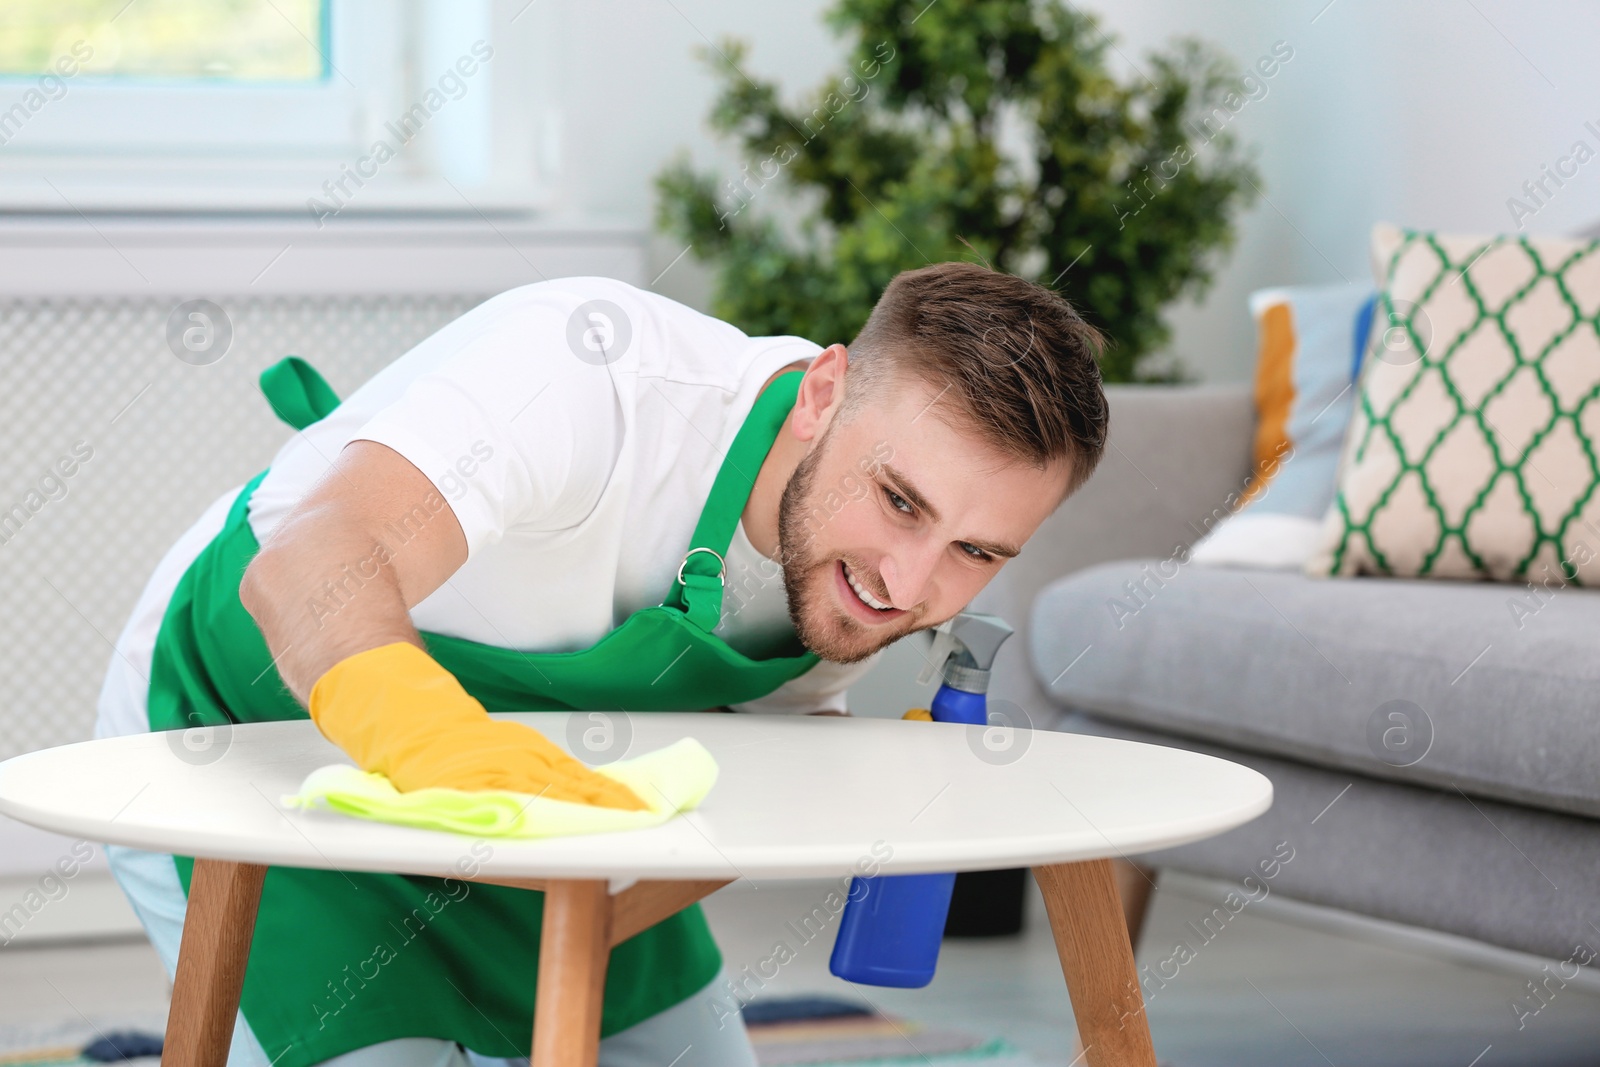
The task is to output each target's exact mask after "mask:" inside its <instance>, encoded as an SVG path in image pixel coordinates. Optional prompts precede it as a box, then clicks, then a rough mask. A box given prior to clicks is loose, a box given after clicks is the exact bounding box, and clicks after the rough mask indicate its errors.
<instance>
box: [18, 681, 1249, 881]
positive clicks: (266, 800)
mask: <svg viewBox="0 0 1600 1067" xmlns="http://www.w3.org/2000/svg"><path fill="white" fill-rule="evenodd" d="M573 714H575V715H580V718H581V714H580V713H573ZM497 717H498V718H516V719H522V720H525V721H527V722H529V723H530V725H534V726H535V727H537V728H538V729H540V730H541V731H543V732H544V733H545V734H546V735H547V736H548V737H550V738H551V739H553V740H554V741H556V742H557V743H558V744H564V743H565V742H564V739H565V738H566V737H567V736H568V734H567V719H568V715H567V714H566V713H556V712H544V713H531V714H526V715H505V716H497ZM581 725H582V724H578V726H579V731H581ZM620 725H622V727H623V729H624V730H631V734H632V737H631V742H630V745H629V748H628V753H629V754H631V755H639V754H642V753H644V752H648V751H651V750H653V749H656V748H659V747H661V746H662V745H665V744H668V743H670V742H671V741H674V740H676V739H678V738H680V737H684V736H692V737H695V738H698V739H699V740H700V741H701V742H702V743H703V744H704V745H705V746H706V747H707V748H708V749H709V750H710V751H711V753H712V755H713V756H715V757H716V760H717V763H718V765H719V767H720V768H721V770H720V775H719V777H718V781H717V784H716V787H715V788H714V789H712V791H711V794H710V795H709V796H708V797H707V798H706V800H705V801H704V803H703V804H702V805H701V806H700V808H699V809H698V810H697V811H694V812H691V813H689V814H687V815H684V816H680V817H678V818H675V819H673V820H671V821H670V822H668V823H666V824H665V825H663V826H658V827H655V828H653V829H649V830H637V831H628V832H624V833H615V834H598V835H588V836H580V837H559V838H549V839H545V840H538V841H514V840H510V839H503V838H491V839H488V841H487V846H486V845H485V844H481V843H479V844H477V846H476V850H475V851H473V852H471V853H470V855H472V856H473V857H475V858H477V859H479V860H480V862H481V873H480V874H479V875H478V876H479V877H483V876H490V877H495V876H499V877H530V878H532V877H568V878H610V879H629V878H640V877H643V878H678V879H691V878H749V879H751V880H752V881H755V882H760V881H761V880H762V879H764V878H810V877H832V876H837V875H845V874H849V873H851V872H852V869H853V868H855V867H856V865H857V863H858V861H860V860H862V859H863V858H864V857H870V856H872V855H873V852H872V849H873V846H874V844H875V843H877V848H878V852H877V855H878V856H879V857H881V856H882V855H883V853H884V851H885V850H886V849H892V855H891V856H890V858H889V859H888V862H887V863H885V864H884V865H883V867H882V869H881V873H884V874H911V873H917V872H926V871H952V870H981V869H991V868H1004V867H1021V866H1031V865H1035V864H1039V863H1055V862H1065V861H1071V860H1085V859H1099V858H1105V857H1112V856H1118V855H1133V854H1136V853H1139V852H1145V851H1149V850H1151V849H1155V848H1162V847H1166V846H1169V845H1178V844H1183V843H1185V842H1189V841H1196V840H1199V839H1201V838H1205V837H1210V836H1212V835H1213V834H1217V833H1221V832H1222V831H1224V830H1228V829H1231V828H1232V827H1235V826H1238V825H1240V824H1242V823H1245V822H1248V821H1249V820H1251V819H1253V818H1255V817H1256V816H1257V815H1260V814H1261V813H1262V812H1264V811H1266V810H1267V808H1268V807H1269V806H1270V805H1271V803H1272V785H1271V783H1270V782H1268V781H1267V779H1266V778H1264V777H1262V776H1261V775H1260V774H1257V773H1256V772H1255V771H1253V770H1250V769H1248V768H1245V767H1241V766H1239V765H1238V764H1234V763H1229V762H1226V761H1224V760H1219V759H1214V758H1212V757H1210V756H1203V755H1199V754H1197V753H1192V752H1185V751H1182V750H1179V749H1172V748H1161V747H1156V746H1153V745H1143V744H1136V743H1134V742H1131V741H1118V740H1113V739H1110V738H1102V737H1092V736H1087V735H1080V734H1065V733H1056V732H1054V731H1045V730H1039V731H1033V732H1028V731H1017V732H1016V733H1014V734H1012V733H1010V732H1009V731H1006V732H1004V733H1002V732H1000V731H999V730H998V729H997V730H996V731H995V732H994V733H991V734H989V736H988V741H989V742H990V744H989V745H985V743H984V740H985V737H984V735H985V730H984V728H979V727H965V726H958V725H953V724H943V723H928V722H901V721H897V720H884V719H857V718H846V717H827V716H795V717H789V716H757V715H730V714H705V713H700V714H696V713H688V714H666V713H657V714H637V715H633V716H631V717H628V718H627V721H626V723H624V724H620ZM579 731H575V733H574V736H577V735H578V732H579ZM181 736H182V735H181V733H179V732H173V733H171V734H168V733H156V734H138V735H132V736H127V737H114V738H105V739H102V740H97V741H85V742H80V743H78V744H73V745H63V746H61V747H58V748H51V749H45V750H42V751H38V752H31V753H27V754H25V755H22V756H18V757H16V758H14V759H10V760H7V761H5V762H4V763H0V813H3V814H5V815H8V816H10V817H12V818H15V819H18V820H21V821H22V822H26V823H31V824H33V825H35V826H40V827H43V828H45V829H47V830H54V831H57V832H59V833H63V834H68V835H71V836H74V837H81V838H84V839H86V840H90V841H99V842H109V843H113V844H121V845H131V846H134V847H138V848H146V849H153V850H156V851H161V852H174V853H177V854H180V855H189V856H203V857H209V858H214V859H226V860H238V861H247V862H253V863H263V864H276V865H280V866H292V867H320V868H337V869H342V870H371V871H392V872H400V873H407V874H424V875H435V876H443V875H447V874H451V873H454V872H455V871H456V869H457V868H456V865H457V862H458V861H459V860H461V859H462V858H463V857H466V856H468V855H469V848H470V847H471V846H472V845H474V844H475V843H476V842H477V841H478V840H479V839H476V838H472V837H468V836H465V835H456V834H450V833H444V832H437V831H429V830H418V829H413V828H409V827H401V826H392V825H388V824H382V823H375V822H371V821H368V820H362V819H356V818H351V817H349V816H345V815H340V814H338V813H335V812H329V811H297V810H287V809H284V808H282V807H280V806H279V804H278V799H279V797H280V796H282V795H284V794H286V793H293V792H295V791H296V790H297V789H298V787H299V785H300V782H301V781H302V779H304V777H305V776H306V774H307V773H309V772H310V771H311V770H313V769H314V768H316V767H319V766H323V765H325V764H328V763H341V762H342V763H348V762H350V760H349V758H348V757H346V756H345V755H344V753H343V752H341V751H340V750H339V749H338V748H336V747H335V746H334V745H333V744H331V743H330V742H328V741H327V740H325V739H324V738H323V737H322V735H321V734H320V733H318V732H317V729H316V727H315V726H314V725H313V724H312V723H311V722H309V721H307V720H298V721H293V722H272V723H260V724H254V725H249V726H238V727H233V728H232V730H231V733H230V735H229V736H228V737H227V739H226V741H225V742H221V741H219V742H218V744H217V748H216V749H215V750H213V751H212V752H211V753H210V756H216V757H218V758H215V759H213V760H211V761H210V762H204V761H203V760H202V759H200V758H197V757H196V755H195V753H193V752H192V751H189V750H188V749H185V748H184V746H183V745H182V744H181V743H177V742H176V739H177V738H179V737H181ZM1008 742H1009V743H1008ZM207 758H208V759H209V758H210V757H209V756H208V757H207ZM485 851H489V852H490V855H489V856H488V858H487V859H483V853H484V852H485Z"/></svg>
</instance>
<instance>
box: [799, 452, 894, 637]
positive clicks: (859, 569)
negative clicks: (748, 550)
mask: <svg viewBox="0 0 1600 1067" xmlns="http://www.w3.org/2000/svg"><path fill="white" fill-rule="evenodd" d="M832 433H833V426H832V425H829V427H828V429H827V430H825V431H823V436H822V439H821V440H819V441H818V442H817V443H816V445H815V446H814V447H813V448H812V449H811V451H809V452H807V453H806V454H805V456H803V457H801V460H800V462H799V464H798V465H796V467H795V469H794V473H793V474H792V475H790V477H789V482H788V484H787V485H785V486H784V487H783V496H782V497H781V498H780V499H779V501H778V562H779V563H780V564H781V565H782V567H783V588H784V592H785V593H787V594H788V598H789V621H790V622H791V623H793V624H794V631H795V634H796V635H797V636H798V637H799V638H800V642H801V643H802V644H804V645H805V646H806V647H807V648H809V649H810V650H811V651H813V652H815V653H816V654H817V655H818V656H820V657H822V658H823V659H826V660H830V661H832V662H834V663H859V662H861V661H862V660H864V659H866V658H867V657H868V656H871V655H872V654H873V653H875V652H877V651H878V650H880V649H882V648H884V647H886V646H888V645H891V644H893V643H894V642H895V641H898V640H899V639H900V638H902V637H904V636H905V635H906V634H909V633H912V632H914V631H915V630H917V629H919V628H920V627H918V626H916V620H917V619H918V618H920V615H919V614H918V613H915V612H913V613H908V614H907V616H906V619H905V623H904V625H903V626H901V627H890V626H880V627H873V628H872V629H871V630H869V629H868V628H867V627H865V626H863V625H862V624H861V623H860V622H858V621H856V620H855V619H853V618H851V617H850V616H849V615H847V614H845V613H844V612H843V611H840V610H837V609H835V610H829V609H828V608H827V607H826V606H825V605H824V603H823V599H824V598H825V597H826V596H827V590H826V587H827V586H828V585H831V584H832V583H831V580H830V579H831V578H832V570H833V568H834V566H835V560H833V559H822V558H820V557H818V556H817V555H816V554H814V553H813V552H812V544H813V542H814V540H815V536H814V534H813V533H812V531H810V530H808V529H807V528H806V517H807V513H808V511H809V507H808V504H809V502H810V500H811V490H812V488H813V486H814V483H815V482H816V476H817V468H818V466H820V465H821V463H822V459H823V457H824V455H825V454H826V453H827V448H828V438H829V437H830V436H831V435H832ZM860 502H861V501H856V503H860ZM824 514H827V512H826V511H824ZM823 521H824V522H826V521H827V520H826V519H824V520H823ZM845 564H846V565H847V566H848V567H849V568H850V571H851V573H852V574H854V575H856V576H857V580H858V581H862V582H863V584H865V579H864V576H865V575H866V574H868V573H869V568H867V567H865V566H860V565H858V561H855V560H851V559H848V558H846V559H845ZM868 588H871V587H870V586H868ZM813 590H814V591H813ZM808 594H809V595H808ZM878 635H881V636H878ZM875 637H876V640H874V638H875Z"/></svg>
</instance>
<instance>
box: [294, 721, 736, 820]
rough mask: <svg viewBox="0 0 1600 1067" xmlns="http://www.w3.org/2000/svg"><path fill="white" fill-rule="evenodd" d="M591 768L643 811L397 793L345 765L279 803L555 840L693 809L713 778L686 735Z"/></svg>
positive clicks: (502, 797)
mask: <svg viewBox="0 0 1600 1067" xmlns="http://www.w3.org/2000/svg"><path fill="white" fill-rule="evenodd" d="M593 769H594V770H595V771H596V772H597V773H599V774H604V775H607V776H609V777H611V778H615V779H616V780H617V781H619V782H621V783H623V784H624V785H626V786H627V787H628V788H630V789H632V790H633V791H634V793H636V794H637V795H638V796H639V799H640V800H643V801H644V802H645V803H646V804H648V805H650V807H649V810H647V811H623V810H621V809H619V808H602V807H595V806H593V805H590V804H574V803H571V802H570V801H565V800H550V799H547V798H545V797H541V796H537V795H535V794H532V793H513V792H510V791H508V790H503V789H485V790H465V789H442V788H433V789H413V790H412V791H411V792H409V793H402V792H400V791H399V790H397V789H396V788H395V787H394V786H393V785H392V784H391V783H390V781H389V779H388V778H386V777H385V776H384V775H382V774H378V773H376V772H369V771H363V770H361V769H360V768H359V767H355V766H352V765H351V764H348V763H335V764H331V765H329V766H326V767H318V768H317V769H316V770H314V771H312V772H311V773H310V774H308V775H306V779H305V781H304V782H302V783H300V791H299V792H298V793H291V794H287V795H285V796H284V797H283V798H282V803H283V805H284V807H287V808H304V809H311V808H328V809H331V810H333V811H339V812H343V813H344V814H346V815H354V816H356V817H358V818H362V819H374V820H377V821H379V822H389V823H397V824H399V825H401V826H419V827H422V828H423V829H427V830H448V831H452V832H455V833H462V834H474V835H478V836H487V837H559V836H562V835H564V834H599V833H609V832H612V831H616V830H641V829H644V828H646V827H650V826H658V825H660V824H661V823H664V822H666V821H667V820H668V819H670V818H672V817H673V816H674V815H677V814H678V813H679V812H684V811H690V810H693V809H694V808H695V807H696V806H698V805H699V803H700V802H701V801H702V800H704V799H705V796H706V794H707V793H709V792H711V787H712V785H713V784H715V782H716V780H717V761H716V760H715V759H713V758H712V756H711V753H710V752H707V751H706V748H705V746H704V745H702V744H701V743H700V742H698V741H696V740H695V739H694V738H692V737H685V738H683V739H682V740H679V741H674V742H673V743H672V744H670V745H667V746H666V747H665V748H659V749H657V750H656V751H654V752H648V753H646V754H645V755H643V756H636V757H634V758H633V759H625V760H618V761H617V762H615V763H612V764H608V765H606V766H603V767H595V768H593Z"/></svg>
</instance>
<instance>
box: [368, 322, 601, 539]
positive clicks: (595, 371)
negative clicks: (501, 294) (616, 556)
mask: <svg viewBox="0 0 1600 1067" xmlns="http://www.w3.org/2000/svg"><path fill="white" fill-rule="evenodd" d="M546 314H549V313H548V312H545V311H542V310H541V311H536V312H533V313H524V314H521V315H518V316H514V317H508V318H505V319H502V320H501V321H498V322H495V323H490V324H488V325H487V326H486V327H485V328H484V329H482V330H480V331H478V332H477V333H475V334H474V335H472V336H471V337H469V338H467V339H465V340H464V341H463V342H462V343H461V345H460V346H459V347H458V348H457V349H456V350H455V351H454V352H452V353H450V354H449V355H447V356H445V357H444V358H443V359H440V360H439V361H438V362H437V363H436V364H435V365H434V366H432V367H430V368H429V369H428V370H427V371H425V372H424V373H422V374H420V375H419V376H418V377H417V378H415V379H414V380H413V381H412V382H411V383H410V384H409V385H408V386H407V387H406V388H405V390H404V391H403V392H402V393H401V394H400V396H399V397H398V398H397V399H396V400H395V401H394V402H393V403H391V404H389V405H387V406H386V407H384V408H382V409H380V410H379V411H378V412H377V413H376V414H375V415H373V416H372V417H371V418H370V419H369V420H368V421H367V422H366V423H365V424H364V425H363V426H362V427H361V429H360V431H358V432H357V433H356V434H355V435H354V437H353V439H354V440H365V441H376V442H377V443H379V444H382V445H386V446H388V447H389V448H392V449H394V450H395V451H396V452H398V453H399V454H400V455H401V456H403V457H405V459H406V460H407V461H409V462H410V463H411V464H412V465H413V466H415V467H416V468H417V469H418V470H420V471H421V472H422V473H423V474H425V475H426V476H427V477H428V479H429V480H430V481H432V482H433V485H434V487H435V488H436V489H437V490H438V492H439V494H440V495H441V496H442V497H443V498H444V500H445V502H446V503H447V504H449V505H450V509H451V511H452V512H454V514H455V516H456V519H457V521H459V522H460V523H461V530H462V533H464V534H465V535H466V541H467V557H468V558H469V559H471V558H472V556H473V555H475V554H476V553H477V552H478V551H479V550H480V549H482V548H484V547H485V546H487V545H492V544H494V543H496V542H498V541H499V540H500V539H501V538H502V537H503V536H504V535H505V534H506V532H507V531H509V530H511V529H513V528H524V529H528V530H560V529H565V528H568V527H571V526H575V525H577V524H578V523H580V522H582V520H583V519H584V517H585V516H587V515H588V514H589V512H590V511H592V510H593V508H594V505H595V503H596V502H597V501H598V500H599V498H600V495H601V493H602V492H603V491H604V490H605V487H606V484H607V482H608V481H609V480H610V477H611V474H612V472H613V470H614V469H615V467H616V463H617V459H618V456H619V455H620V453H621V445H622V431H623V415H622V410H621V404H620V402H619V399H618V393H617V384H616V382H615V381H614V379H613V377H612V373H613V368H611V367H608V366H605V365H603V364H596V363H589V362H585V361H583V360H580V359H577V358H575V357H574V356H573V355H572V354H571V353H570V352H569V351H567V350H566V347H565V345H563V344H562V343H561V341H560V340H559V339H560V338H561V337H562V336H563V335H564V334H563V329H561V328H556V329H551V328H550V325H551V324H546V323H543V322H542V321H540V316H541V315H546ZM556 325H558V326H559V325H560V322H559V320H558V321H557V323H556ZM541 337H546V338H547V337H554V338H557V340H556V341H555V342H554V344H553V345H547V344H545V343H544V342H541V341H538V340H535V339H537V338H541ZM419 503H421V502H420V501H419Z"/></svg>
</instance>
